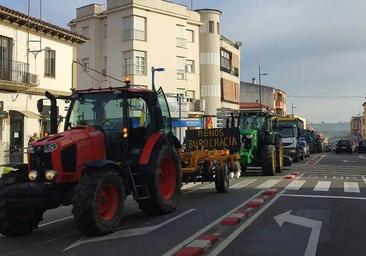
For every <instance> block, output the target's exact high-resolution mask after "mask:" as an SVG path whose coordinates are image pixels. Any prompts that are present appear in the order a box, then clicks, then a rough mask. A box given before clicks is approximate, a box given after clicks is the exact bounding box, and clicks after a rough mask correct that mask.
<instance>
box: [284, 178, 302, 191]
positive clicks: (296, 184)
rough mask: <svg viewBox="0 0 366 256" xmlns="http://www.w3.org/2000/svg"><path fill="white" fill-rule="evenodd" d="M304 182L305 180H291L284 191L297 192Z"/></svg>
mask: <svg viewBox="0 0 366 256" xmlns="http://www.w3.org/2000/svg"><path fill="white" fill-rule="evenodd" d="M305 182H306V181H305V180H293V181H291V183H290V184H288V185H287V186H286V187H285V190H299V189H300V188H301V187H302V185H304V184H305Z"/></svg>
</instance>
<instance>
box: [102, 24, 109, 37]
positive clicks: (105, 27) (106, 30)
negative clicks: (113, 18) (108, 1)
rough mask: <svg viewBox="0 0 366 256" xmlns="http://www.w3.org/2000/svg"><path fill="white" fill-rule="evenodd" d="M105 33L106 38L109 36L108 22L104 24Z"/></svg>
mask: <svg viewBox="0 0 366 256" xmlns="http://www.w3.org/2000/svg"><path fill="white" fill-rule="evenodd" d="M103 35H104V38H107V37H108V25H107V23H105V24H104V30H103Z"/></svg>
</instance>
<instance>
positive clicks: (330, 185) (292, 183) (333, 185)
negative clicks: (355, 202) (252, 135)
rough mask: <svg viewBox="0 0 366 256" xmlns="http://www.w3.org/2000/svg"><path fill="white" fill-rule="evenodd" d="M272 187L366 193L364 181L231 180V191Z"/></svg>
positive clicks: (211, 185) (193, 185)
mask: <svg viewBox="0 0 366 256" xmlns="http://www.w3.org/2000/svg"><path fill="white" fill-rule="evenodd" d="M272 187H277V188H283V189H284V190H288V191H300V190H302V189H306V190H307V191H309V190H312V191H314V192H331V191H332V189H337V190H339V191H343V192H344V193H361V192H362V189H363V190H365V192H366V189H365V188H366V184H365V182H363V181H349V180H348V181H346V180H345V181H341V180H333V181H329V180H318V181H314V180H311V179H296V180H284V179H282V178H276V179H263V178H258V179H254V178H249V179H248V178H244V179H240V180H231V181H230V189H231V190H240V189H244V188H251V189H256V190H263V189H268V188H272ZM211 189H215V183H214V182H212V183H203V184H202V183H189V184H185V185H183V186H182V190H183V192H185V191H188V192H187V193H190V192H193V191H197V190H211Z"/></svg>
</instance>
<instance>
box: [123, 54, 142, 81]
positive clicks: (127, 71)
mask: <svg viewBox="0 0 366 256" xmlns="http://www.w3.org/2000/svg"><path fill="white" fill-rule="evenodd" d="M146 70H147V65H146V52H141V51H128V52H124V53H123V75H139V76H146V75H147V71H146Z"/></svg>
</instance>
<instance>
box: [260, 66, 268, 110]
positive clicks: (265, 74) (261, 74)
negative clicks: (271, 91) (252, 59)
mask: <svg viewBox="0 0 366 256" xmlns="http://www.w3.org/2000/svg"><path fill="white" fill-rule="evenodd" d="M262 76H268V73H261V66H259V68H258V82H259V86H258V87H259V105H260V108H261V109H262V86H261V85H262V83H261V77H262Z"/></svg>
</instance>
